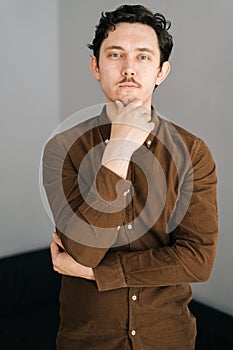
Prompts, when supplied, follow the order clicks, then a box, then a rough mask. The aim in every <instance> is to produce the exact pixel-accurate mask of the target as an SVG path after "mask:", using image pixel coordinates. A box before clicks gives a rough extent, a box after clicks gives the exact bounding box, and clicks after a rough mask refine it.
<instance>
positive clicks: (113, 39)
mask: <svg viewBox="0 0 233 350" xmlns="http://www.w3.org/2000/svg"><path fill="white" fill-rule="evenodd" d="M109 45H116V46H117V45H118V46H121V47H123V48H125V49H132V48H133V47H140V46H141V47H149V48H151V49H154V50H156V49H157V50H159V45H158V38H157V35H156V33H155V30H154V29H153V28H152V27H150V26H148V25H146V24H141V23H118V24H117V25H116V28H115V30H113V31H112V30H110V31H109V33H108V37H107V38H106V39H105V40H103V42H102V44H101V47H102V48H103V49H104V48H106V47H107V46H109Z"/></svg>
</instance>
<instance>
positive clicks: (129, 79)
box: [117, 77, 141, 87]
mask: <svg viewBox="0 0 233 350" xmlns="http://www.w3.org/2000/svg"><path fill="white" fill-rule="evenodd" d="M123 83H133V84H135V85H137V86H138V87H140V86H141V84H139V83H138V82H137V81H136V80H135V79H134V78H132V77H131V78H128V77H125V78H124V79H123V80H121V81H120V82H119V83H117V85H120V84H123Z"/></svg>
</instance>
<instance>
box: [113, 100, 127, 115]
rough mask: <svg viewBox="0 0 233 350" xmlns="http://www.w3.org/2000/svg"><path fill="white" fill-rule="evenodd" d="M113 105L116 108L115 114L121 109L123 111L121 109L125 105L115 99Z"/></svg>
mask: <svg viewBox="0 0 233 350" xmlns="http://www.w3.org/2000/svg"><path fill="white" fill-rule="evenodd" d="M115 105H116V108H117V114H119V113H120V112H121V111H123V109H124V107H125V106H124V104H123V103H122V102H121V101H120V100H116V101H115Z"/></svg>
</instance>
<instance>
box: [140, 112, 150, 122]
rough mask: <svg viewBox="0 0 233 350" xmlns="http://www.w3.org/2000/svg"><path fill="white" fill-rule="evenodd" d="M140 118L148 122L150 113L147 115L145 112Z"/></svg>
mask: <svg viewBox="0 0 233 350" xmlns="http://www.w3.org/2000/svg"><path fill="white" fill-rule="evenodd" d="M142 117H143V118H144V119H145V120H146V121H147V122H149V121H150V120H151V113H148V112H147V111H145V112H144V113H142Z"/></svg>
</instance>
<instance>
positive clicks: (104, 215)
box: [43, 103, 153, 267]
mask: <svg viewBox="0 0 233 350" xmlns="http://www.w3.org/2000/svg"><path fill="white" fill-rule="evenodd" d="M120 105H121V111H120V110H119V109H118V111H117V115H116V116H115V117H116V120H115V122H116V123H114V124H113V126H112V128H111V137H110V142H109V145H107V147H106V148H105V150H104V152H103V158H102V163H101V164H100V167H99V169H98V171H97V174H94V175H95V177H94V181H93V183H92V184H89V185H84V192H85V195H86V197H85V200H84V198H83V193H81V191H80V188H79V183H78V175H79V178H82V181H83V183H84V184H85V183H86V182H85V177H87V178H88V176H89V172H90V171H92V172H93V171H94V172H95V170H93V169H92V163H90V164H89V167H88V169H87V170H86V174H85V173H84V174H82V173H81V174H80V171H79V167H78V166H76V167H75V164H74V163H75V160H76V158H79V159H78V162H77V163H78V165H79V164H80V163H81V161H82V159H83V158H84V156H85V155H86V154H87V153H88V151H90V150H91V145H87V144H86V145H85V146H83V142H82V139H81V138H80V139H78V140H76V141H75V143H74V142H71V143H70V144H71V145H72V147H68V146H67V140H66V139H65V135H66V136H67V134H65V135H64V133H63V134H60V135H57V136H55V137H54V138H53V139H52V140H50V141H49V143H48V144H47V145H46V147H45V151H44V157H43V176H44V186H45V190H46V193H47V197H48V200H49V203H50V207H51V210H52V213H53V216H54V220H55V223H56V227H57V232H58V233H59V234H60V237H61V240H62V244H63V246H64V248H65V250H66V251H67V252H68V253H69V254H70V255H71V256H72V257H73V258H74V259H75V260H76V261H77V262H79V263H80V264H83V265H86V266H90V267H95V266H97V265H98V264H99V262H100V261H101V260H102V258H103V257H104V255H105V254H106V252H107V251H108V249H109V247H111V246H112V245H113V244H114V243H115V242H116V241H117V238H118V235H119V232H118V227H120V226H122V223H123V220H124V215H125V211H124V209H125V207H126V206H127V201H129V198H128V197H126V196H124V193H125V192H127V191H128V189H129V186H130V185H129V181H127V180H126V174H127V169H128V164H129V160H130V158H131V155H132V153H133V152H134V151H135V150H136V149H137V148H138V147H140V145H141V144H142V143H143V142H144V140H145V139H146V137H147V135H148V134H149V132H150V131H151V130H152V128H153V123H150V122H149V121H150V115H149V114H150V113H149V111H148V110H145V108H142V107H141V103H139V104H138V105H137V104H131V105H128V106H127V107H126V108H123V106H122V104H120ZM127 118H128V119H127ZM127 120H128V124H129V125H127ZM135 125H136V127H135ZM139 135H141V137H140V138H139ZM127 137H129V138H128V139H127ZM130 138H131V142H130ZM133 139H137V142H135V141H132V140H133ZM127 146H128V147H127ZM88 147H89V148H88ZM126 151H127V152H126ZM126 153H127V155H126ZM123 158H124V159H123ZM119 162H120V164H121V165H123V164H124V166H123V167H120V168H119ZM122 168H123V169H124V172H123V174H122V172H121V170H122ZM90 169H92V170H90ZM119 169H120V172H119ZM123 238H124V237H123Z"/></svg>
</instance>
